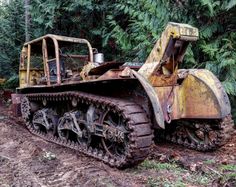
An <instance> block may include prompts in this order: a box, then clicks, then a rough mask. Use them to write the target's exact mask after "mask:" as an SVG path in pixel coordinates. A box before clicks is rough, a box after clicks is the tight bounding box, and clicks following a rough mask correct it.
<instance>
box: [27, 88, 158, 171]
mask: <svg viewBox="0 0 236 187" xmlns="http://www.w3.org/2000/svg"><path fill="white" fill-rule="evenodd" d="M25 96H26V97H27V98H28V99H29V101H30V102H34V101H35V102H42V101H43V100H47V101H53V102H58V107H61V106H60V103H59V102H60V101H68V102H71V101H72V99H76V100H77V101H78V103H86V104H88V105H91V104H93V105H94V106H97V107H102V108H106V109H110V110H113V111H115V112H116V113H119V114H120V115H122V116H123V118H124V119H125V121H126V124H127V126H128V129H129V131H130V132H129V136H128V137H129V142H128V151H127V153H126V155H125V157H124V158H117V157H112V156H110V155H109V154H107V153H106V151H105V150H102V149H100V150H99V149H97V148H92V147H84V146H80V145H79V144H78V143H75V142H73V141H70V140H68V141H65V140H61V139H60V138H59V137H58V136H54V135H52V134H48V133H43V132H42V131H37V130H35V129H34V128H33V127H32V124H31V122H30V120H26V125H27V128H28V129H29V131H30V132H32V133H33V134H35V135H37V136H39V137H41V138H43V139H45V140H47V141H50V142H53V143H56V144H59V145H62V146H65V147H69V148H71V149H74V150H77V151H79V152H81V153H84V154H86V155H89V156H91V157H94V158H96V159H98V160H100V161H103V162H104V163H106V164H108V165H110V166H113V167H118V168H124V167H129V166H131V165H135V164H138V163H140V162H141V161H143V160H144V159H145V158H146V157H147V156H148V154H149V152H150V147H151V145H152V143H153V140H152V139H153V131H152V130H151V124H150V121H149V119H148V118H147V116H146V113H145V112H144V110H143V109H142V108H141V107H140V106H139V105H137V104H136V103H134V102H130V101H126V100H120V99H114V98H110V97H102V96H97V95H93V94H88V93H84V92H61V93H40V94H39V93H37V94H26V95H25Z"/></svg>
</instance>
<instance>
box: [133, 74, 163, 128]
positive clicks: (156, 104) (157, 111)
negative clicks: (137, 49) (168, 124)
mask: <svg viewBox="0 0 236 187" xmlns="http://www.w3.org/2000/svg"><path fill="white" fill-rule="evenodd" d="M132 73H133V75H134V76H135V77H136V78H137V79H138V80H139V82H140V83H141V85H142V86H143V88H144V90H145V92H146V93H147V95H148V97H149V99H150V101H151V105H152V109H153V113H154V116H155V120H156V122H157V124H158V126H159V127H161V128H162V129H165V120H164V115H163V111H162V108H161V104H160V101H159V98H158V96H157V94H156V92H155V90H154V89H153V87H152V86H151V85H150V84H149V83H148V81H146V79H145V78H144V77H143V76H142V75H141V74H139V73H138V72H136V71H134V70H132Z"/></svg>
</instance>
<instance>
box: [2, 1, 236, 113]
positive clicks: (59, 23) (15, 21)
mask: <svg viewBox="0 0 236 187" xmlns="http://www.w3.org/2000/svg"><path fill="white" fill-rule="evenodd" d="M22 2H23V1H22V0H11V1H10V3H9V4H7V5H6V4H3V5H1V6H0V49H1V53H0V77H2V76H4V77H10V76H13V75H14V74H17V66H18V58H19V51H20V46H21V45H22V43H23V42H24V31H25V30H24V5H23V3H22ZM30 17H31V19H30V36H31V38H35V37H38V36H41V35H43V34H46V33H55V34H61V35H68V36H75V37H82V38H87V39H89V40H90V41H91V42H92V44H93V46H95V47H97V48H99V49H100V51H102V52H105V53H106V57H107V58H108V59H111V58H113V59H114V58H115V59H119V60H120V59H122V60H126V61H141V62H143V61H144V60H145V59H146V57H147V55H148V53H149V52H150V50H151V49H152V46H153V44H154V43H155V41H156V40H157V39H158V37H159V34H160V33H161V32H162V30H163V28H164V27H165V25H166V24H167V22H169V21H174V22H183V23H189V24H191V25H193V26H196V27H198V28H199V30H200V39H199V41H197V42H196V43H194V44H192V45H191V46H190V48H189V49H188V51H187V55H186V57H185V61H184V63H183V65H182V67H183V68H207V69H209V70H211V71H213V72H214V73H215V74H216V75H217V76H218V78H219V79H220V80H221V82H222V83H223V85H224V87H225V89H226V91H227V93H228V94H229V95H230V98H231V100H232V106H233V110H235V107H234V106H235V104H236V99H235V96H236V0H115V1H109V0H68V1H64V0H62V1H56V0H31V1H30ZM234 114H236V111H234Z"/></svg>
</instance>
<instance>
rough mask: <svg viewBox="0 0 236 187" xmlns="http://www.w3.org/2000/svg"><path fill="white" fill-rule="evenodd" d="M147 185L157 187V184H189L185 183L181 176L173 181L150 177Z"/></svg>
mask: <svg viewBox="0 0 236 187" xmlns="http://www.w3.org/2000/svg"><path fill="white" fill-rule="evenodd" d="M147 185H148V186H150V187H157V186H163V187H185V186H187V184H185V183H184V182H183V181H182V179H181V178H179V179H177V180H175V181H173V182H171V181H168V180H163V179H161V178H159V177H158V178H156V179H154V178H152V177H148V181H147Z"/></svg>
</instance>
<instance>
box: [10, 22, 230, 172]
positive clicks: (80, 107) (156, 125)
mask: <svg viewBox="0 0 236 187" xmlns="http://www.w3.org/2000/svg"><path fill="white" fill-rule="evenodd" d="M197 39H198V29H197V28H195V27H192V26H190V25H187V24H179V23H172V22H170V23H169V24H168V25H167V27H166V29H165V30H164V32H163V33H162V35H161V37H160V39H159V40H158V41H157V42H156V44H155V46H154V47H153V49H152V51H151V53H150V55H149V56H148V58H147V60H146V62H145V63H144V64H142V65H141V66H128V65H126V64H125V63H121V62H114V61H111V62H104V57H103V54H102V53H98V51H97V50H96V49H94V48H92V46H91V44H90V43H89V42H88V41H87V40H85V39H79V38H72V37H65V36H58V35H51V34H49V35H45V36H43V37H40V38H38V39H35V40H32V41H30V42H27V43H25V44H24V46H23V49H22V52H21V59H20V68H19V77H20V85H19V88H17V94H15V95H13V97H14V98H13V105H15V107H20V109H21V114H22V117H23V118H24V120H25V122H26V126H27V128H28V129H29V130H30V131H31V132H32V133H33V134H35V135H37V136H40V137H42V138H43V139H46V140H48V141H51V142H54V143H56V144H60V145H62V146H65V147H70V148H72V149H75V150H77V151H78V152H81V153H84V154H85V155H88V156H91V157H94V158H96V159H98V160H100V161H103V162H104V163H106V164H109V165H110V166H114V167H118V168H124V167H130V166H132V165H135V164H138V163H140V162H142V161H143V160H144V159H145V158H146V157H147V156H148V154H149V153H150V147H151V145H152V144H153V140H155V139H157V138H160V137H162V138H165V139H166V140H168V141H171V142H174V143H176V144H181V145H183V146H186V147H188V148H191V149H195V150H199V151H211V150H215V149H216V148H218V147H219V146H221V145H223V144H224V143H225V142H226V140H227V139H228V134H229V130H228V129H229V127H231V126H232V123H233V122H232V119H231V108H230V102H229V99H228V96H227V94H226V92H225V90H224V89H223V87H222V85H221V83H220V81H219V80H218V79H217V78H216V77H215V76H214V75H213V74H212V73H211V72H210V71H208V70H205V69H178V67H179V64H180V63H181V62H182V61H183V58H184V54H185V51H186V49H187V46H188V44H189V43H190V42H194V41H196V40H197ZM160 131H162V132H161V133H160ZM154 135H155V136H154Z"/></svg>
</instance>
